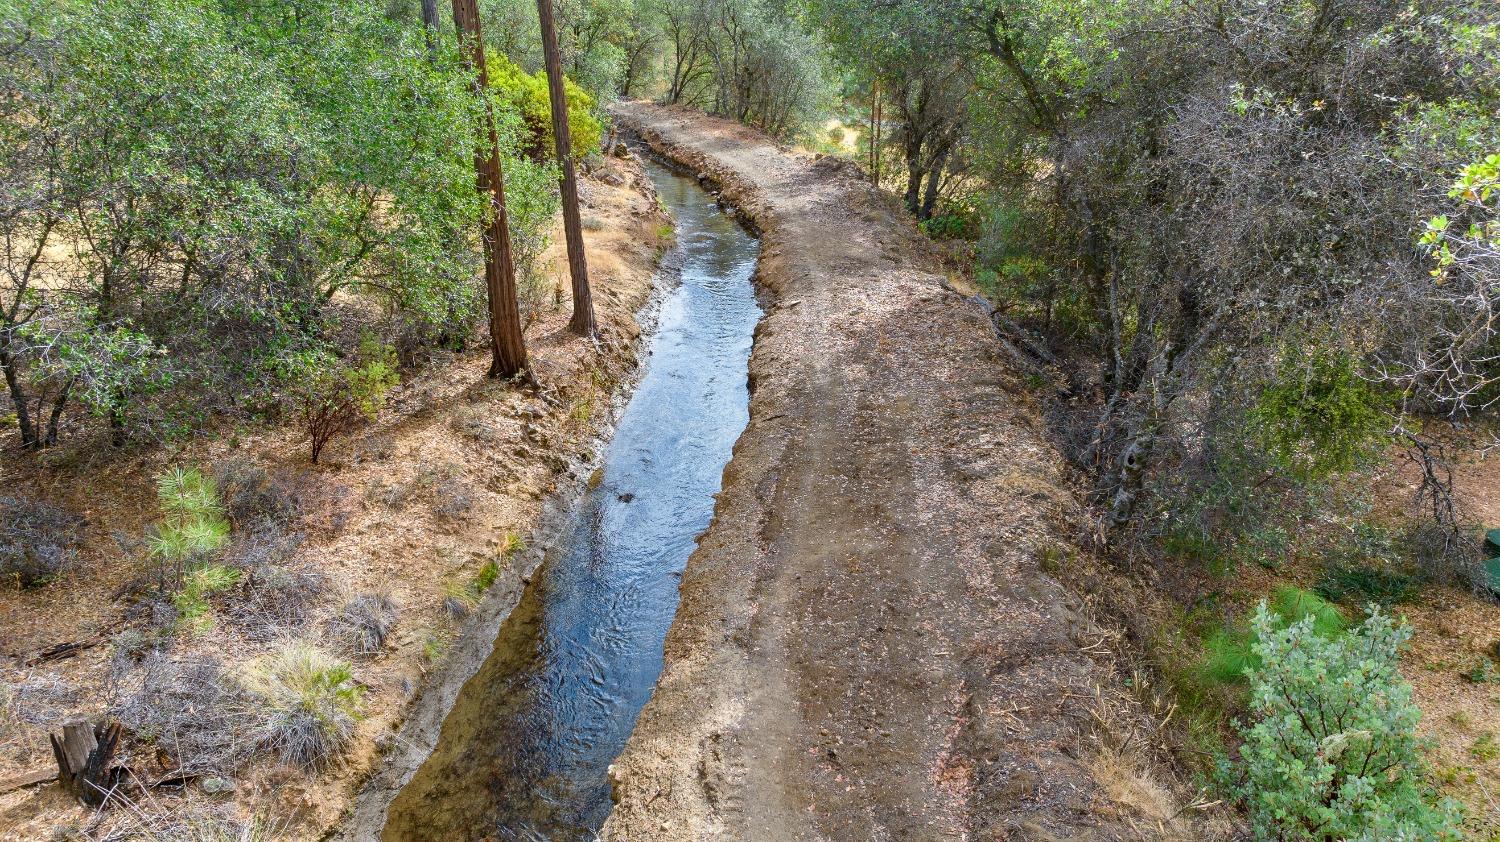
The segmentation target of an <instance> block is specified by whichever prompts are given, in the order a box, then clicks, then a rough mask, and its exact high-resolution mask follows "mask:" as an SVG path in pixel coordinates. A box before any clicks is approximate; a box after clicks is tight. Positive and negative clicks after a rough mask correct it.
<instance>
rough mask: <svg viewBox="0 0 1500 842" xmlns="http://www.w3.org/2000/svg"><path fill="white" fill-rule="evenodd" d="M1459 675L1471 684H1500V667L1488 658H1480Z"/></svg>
mask: <svg viewBox="0 0 1500 842" xmlns="http://www.w3.org/2000/svg"><path fill="white" fill-rule="evenodd" d="M1461 675H1463V677H1464V679H1465V680H1467V681H1468V682H1470V683H1471V684H1500V667H1497V666H1495V662H1494V661H1492V660H1490V659H1489V658H1484V659H1482V660H1481V661H1480V662H1479V663H1477V664H1475V665H1474V666H1473V667H1471V668H1469V669H1468V670H1467V671H1465V672H1463V673H1461Z"/></svg>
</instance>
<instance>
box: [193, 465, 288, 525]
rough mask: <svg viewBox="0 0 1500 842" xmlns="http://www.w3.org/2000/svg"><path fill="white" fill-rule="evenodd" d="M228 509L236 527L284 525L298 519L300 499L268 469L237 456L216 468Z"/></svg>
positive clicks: (217, 478) (216, 478) (226, 509)
mask: <svg viewBox="0 0 1500 842" xmlns="http://www.w3.org/2000/svg"><path fill="white" fill-rule="evenodd" d="M213 474H214V481H215V482H216V483H217V484H218V486H219V490H220V494H221V495H222V497H223V500H224V509H225V511H226V513H227V514H228V515H229V519H230V521H232V522H233V523H234V524H235V525H236V526H238V527H243V526H245V525H247V524H254V523H259V522H262V521H273V522H275V523H278V524H284V523H287V522H289V521H291V520H292V519H293V518H295V517H296V516H297V498H296V496H295V495H294V494H293V493H292V490H291V489H290V488H288V487H287V485H286V483H284V482H281V481H279V480H277V479H276V478H274V477H272V476H271V474H270V473H269V472H267V471H266V469H265V468H262V467H261V466H259V465H257V464H255V463H254V462H251V461H250V460H249V459H246V458H244V457H240V456H236V457H234V458H232V459H226V460H224V461H223V462H219V463H218V464H216V465H214V470H213Z"/></svg>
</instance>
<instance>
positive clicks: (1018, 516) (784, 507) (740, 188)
mask: <svg viewBox="0 0 1500 842" xmlns="http://www.w3.org/2000/svg"><path fill="white" fill-rule="evenodd" d="M616 117H617V119H618V120H619V121H620V122H621V123H622V124H623V125H625V126H627V127H630V128H633V129H634V130H635V131H637V132H638V133H639V134H640V135H641V136H642V137H643V138H645V139H646V140H647V142H649V143H650V144H651V145H652V146H653V147H655V148H656V149H657V150H658V151H659V152H661V153H662V154H664V155H666V156H668V157H671V158H674V159H676V160H677V161H679V162H680V163H682V164H684V165H686V166H689V167H692V168H694V169H695V170H697V171H698V172H699V173H701V174H702V175H703V176H704V177H705V178H707V179H709V180H712V181H714V182H716V183H717V184H718V185H719V186H720V187H721V188H722V190H723V194H724V196H725V198H726V199H727V200H729V201H730V202H732V203H734V204H735V205H736V206H737V207H738V208H739V209H740V211H741V212H742V213H743V214H744V215H745V216H746V217H748V219H749V220H750V221H752V222H753V224H754V225H755V226H757V227H758V228H760V229H761V231H762V232H763V236H764V244H763V250H762V258H761V265H760V269H759V272H758V276H757V280H758V282H759V283H760V285H761V287H762V289H763V290H764V291H765V293H766V297H767V298H768V299H769V301H768V305H769V306H768V307H767V310H768V312H767V315H766V317H765V319H764V320H763V321H762V322H761V325H760V328H759V329H758V330H757V333H756V344H755V350H754V353H753V355H752V358H751V363H750V377H751V384H752V397H751V406H750V418H751V420H750V425H749V427H748V428H747V429H746V431H745V432H744V434H743V435H742V436H741V438H740V440H739V442H738V444H737V445H736V448H735V455H734V458H733V460H732V461H731V462H730V464H729V466H728V467H727V468H726V469H725V472H724V483H723V490H722V492H721V493H720V495H719V501H718V506H717V510H716V513H715V520H714V522H713V524H712V525H711V526H710V527H709V529H708V531H707V532H706V533H705V534H704V535H703V537H702V540H701V542H700V545H699V548H698V550H697V551H696V552H695V553H694V555H693V557H692V558H691V560H690V561H689V562H688V569H687V572H686V574H685V576H684V578H683V581H682V604H681V607H680V608H679V611H678V614H677V619H676V621H675V623H674V625H673V627H672V630H671V632H670V633H669V635H668V637H667V643H666V658H667V665H666V670H665V671H664V673H663V674H662V676H661V679H660V681H659V683H658V687H657V691H656V693H655V695H654V697H653V698H652V700H651V702H650V703H649V704H648V705H647V706H646V708H645V710H644V711H643V712H642V715H641V717H640V720H639V723H638V725H637V728H636V731H635V733H634V735H633V736H632V738H631V740H630V743H629V744H628V745H627V747H626V749H625V752H624V753H623V754H622V755H621V757H620V759H619V760H618V761H617V762H616V764H615V766H614V767H613V771H612V775H613V778H614V782H615V797H616V801H617V802H618V806H617V807H616V809H615V811H614V813H613V815H612V816H611V817H610V820H609V822H608V823H607V824H606V826H605V836H606V838H609V839H615V840H636V839H670V840H679V839H680V840H699V839H715V838H726V839H747V840H762V839H763V840H788V839H836V840H845V839H849V840H854V839H858V840H866V839H868V840H884V839H920V840H929V839H931V840H937V839H1038V840H1041V839H1138V838H1142V837H1141V836H1140V833H1139V831H1137V830H1135V829H1134V824H1135V822H1134V819H1135V818H1143V817H1142V816H1139V815H1137V816H1134V817H1133V816H1132V815H1131V811H1130V810H1129V809H1126V808H1122V807H1120V806H1119V805H1118V804H1115V803H1114V802H1113V801H1112V799H1111V798H1110V796H1109V795H1107V794H1106V790H1107V789H1108V787H1107V786H1106V785H1104V784H1103V783H1102V782H1101V781H1099V780H1097V779H1096V778H1095V776H1094V774H1093V772H1092V771H1091V769H1092V768H1094V766H1093V765H1092V764H1091V758H1092V756H1093V753H1094V748H1093V738H1094V734H1093V732H1092V727H1093V726H1092V725H1091V722H1092V721H1093V716H1092V712H1093V711H1094V710H1096V709H1097V706H1098V704H1099V703H1100V702H1099V699H1100V691H1099V689H1098V688H1100V687H1103V688H1112V687H1115V686H1117V685H1118V676H1117V675H1116V664H1115V663H1114V660H1113V658H1112V656H1111V655H1110V653H1109V652H1108V651H1107V649H1106V648H1104V647H1100V646H1099V645H1098V641H1099V640H1100V639H1101V636H1102V633H1101V632H1099V631H1097V630H1096V629H1094V627H1093V626H1092V625H1091V623H1090V622H1089V621H1088V620H1087V619H1085V618H1084V617H1083V615H1082V613H1081V612H1080V611H1079V606H1078V603H1077V602H1076V601H1075V600H1074V599H1073V598H1072V597H1071V596H1070V595H1069V594H1068V593H1067V592H1066V591H1065V590H1064V589H1063V588H1062V587H1061V586H1060V585H1059V584H1058V583H1057V582H1056V581H1055V580H1054V579H1053V578H1052V577H1050V576H1048V575H1047V574H1045V573H1044V572H1043V571H1041V570H1040V569H1039V568H1038V566H1037V562H1036V559H1037V557H1038V554H1039V552H1040V551H1041V549H1042V548H1043V547H1046V546H1050V545H1052V544H1054V543H1057V542H1059V540H1060V539H1059V536H1060V535H1062V534H1065V530H1066V529H1067V524H1068V523H1069V522H1070V521H1071V520H1072V518H1073V516H1074V515H1075V514H1076V506H1075V503H1074V501H1073V500H1072V498H1071V497H1070V495H1069V492H1068V491H1067V490H1066V486H1065V483H1064V478H1063V476H1062V474H1061V471H1060V468H1059V466H1060V465H1061V459H1060V457H1059V456H1058V455H1057V454H1056V453H1055V452H1054V451H1053V449H1052V448H1051V447H1050V445H1048V444H1047V443H1046V440H1045V438H1044V436H1043V435H1042V434H1041V432H1040V431H1039V429H1038V426H1037V424H1038V422H1037V420H1036V419H1037V418H1038V417H1039V415H1038V412H1037V409H1036V407H1035V406H1034V405H1033V404H1032V402H1031V401H1030V400H1029V399H1028V398H1027V397H1026V396H1025V393H1024V390H1023V389H1022V388H1021V386H1020V380H1019V377H1018V376H1017V375H1016V373H1015V372H1013V371H1012V370H1010V369H1009V367H1008V366H1007V364H1006V362H1005V361H1004V359H1003V357H1002V356H1001V352H1000V349H999V348H998V347H997V345H996V343H995V341H994V336H993V333H992V332H991V329H990V327H989V325H988V323H987V321H986V320H985V318H984V317H983V316H982V315H981V314H980V313H979V312H978V311H977V310H976V309H975V308H974V307H973V305H971V304H970V303H968V302H966V301H965V300H964V299H963V297H962V296H960V295H958V294H957V293H955V292H953V291H952V290H951V289H950V288H948V286H947V283H946V280H945V278H944V277H943V275H942V274H941V272H940V270H939V269H938V264H937V262H936V260H935V259H934V257H933V255H932V252H931V250H930V246H929V244H927V243H926V241H925V240H924V239H923V238H921V237H920V235H918V234H917V233H916V232H915V231H914V230H913V229H912V228H911V226H910V225H909V224H908V223H907V222H906V221H905V220H903V219H901V218H899V216H898V215H897V214H895V213H893V212H892V211H891V210H890V209H888V208H887V207H886V206H885V205H884V204H882V202H881V201H880V199H879V198H877V197H876V196H875V195H874V194H873V192H872V191H871V190H870V189H869V188H868V186H866V185H864V184H863V183H861V182H859V181H857V180H856V179H855V178H854V177H853V175H852V174H851V173H850V172H849V171H848V168H847V165H843V164H839V163H837V162H835V161H833V160H832V159H822V160H813V159H809V158H807V157H805V156H797V155H793V154H790V153H788V152H787V151H786V150H784V149H783V148H780V147H778V146H777V145H776V144H774V143H773V142H771V141H769V140H767V139H766V138H764V137H761V136H760V135H758V134H756V133H754V132H752V131H750V130H747V129H745V128H743V127H741V126H738V125H736V124H733V123H729V122H726V121H722V120H716V119H712V118H707V117H704V116H702V115H698V114H695V113H692V112H688V111H683V110H676V109H668V108H662V107H657V106H650V105H645V104H639V103H624V104H620V105H618V106H617V107H616ZM1085 647H1088V648H1087V649H1086V648H1085ZM1104 692H1106V693H1109V692H1112V691H1109V690H1108V689H1106V690H1105V691H1104ZM1152 824H1153V825H1154V819H1153V820H1152ZM1147 826H1148V827H1150V826H1151V825H1147ZM1147 838H1160V837H1158V836H1154V835H1152V834H1150V833H1148V835H1147Z"/></svg>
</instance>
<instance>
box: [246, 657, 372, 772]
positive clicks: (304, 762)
mask: <svg viewBox="0 0 1500 842" xmlns="http://www.w3.org/2000/svg"><path fill="white" fill-rule="evenodd" d="M241 684H242V686H243V687H244V689H245V691H246V692H247V693H248V694H249V696H250V698H251V699H252V700H253V703H254V707H253V708H251V710H250V711H249V716H248V717H247V718H248V719H249V722H248V725H249V739H250V742H251V745H252V746H254V748H255V750H256V751H258V752H263V753H267V754H274V755H276V756H277V757H279V758H281V759H282V760H283V761H285V762H287V763H291V764H293V765H295V766H298V767H302V768H309V767H319V766H323V765H325V764H327V763H329V762H330V761H332V760H333V759H334V758H336V757H337V756H338V755H339V754H340V753H341V752H342V751H343V750H344V749H345V748H346V747H348V745H349V742H350V740H352V739H353V737H354V728H355V724H356V723H357V722H358V720H359V717H360V705H361V701H362V697H363V690H362V689H361V688H360V686H359V685H358V684H356V683H355V681H354V672H353V670H352V669H351V668H350V666H349V664H348V663H347V662H344V661H340V660H338V659H336V658H333V657H332V656H330V655H328V654H327V653H325V652H323V651H322V650H321V649H318V648H317V647H315V646H313V645H312V644H309V643H305V642H301V641H296V642H293V643H288V644H285V645H283V646H282V647H280V648H278V649H277V650H276V651H274V652H271V653H270V654H268V655H264V656H262V657H261V658H259V659H257V660H256V661H255V662H254V663H253V664H252V665H251V667H250V668H249V669H248V670H247V671H246V673H245V675H244V676H243V678H242V680H241Z"/></svg>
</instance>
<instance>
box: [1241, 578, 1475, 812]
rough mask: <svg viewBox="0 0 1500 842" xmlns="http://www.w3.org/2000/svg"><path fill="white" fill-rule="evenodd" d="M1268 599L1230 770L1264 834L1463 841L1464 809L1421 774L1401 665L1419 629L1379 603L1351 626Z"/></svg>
mask: <svg viewBox="0 0 1500 842" xmlns="http://www.w3.org/2000/svg"><path fill="white" fill-rule="evenodd" d="M1317 623H1318V620H1317V618H1316V617H1314V616H1308V617H1305V618H1304V619H1302V620H1300V621H1298V622H1294V623H1291V624H1287V623H1285V622H1284V621H1283V620H1282V619H1281V618H1280V616H1279V615H1278V614H1277V613H1276V612H1275V611H1273V610H1272V609H1271V608H1270V607H1268V606H1267V605H1265V604H1264V603H1262V604H1261V606H1260V607H1259V608H1258V609H1257V610H1256V614H1255V618H1254V620H1253V621H1252V624H1251V625H1252V630H1253V634H1254V636H1255V638H1256V640H1255V644H1254V655H1255V657H1256V658H1257V659H1258V661H1259V662H1260V666H1259V667H1257V668H1255V669H1254V670H1252V672H1251V673H1250V684H1251V701H1250V713H1251V723H1250V724H1249V725H1248V726H1242V728H1241V734H1242V736H1243V737H1244V743H1243V745H1242V746H1241V747H1240V760H1239V762H1238V764H1235V766H1234V768H1233V769H1232V770H1231V769H1229V768H1227V766H1226V769H1225V770H1224V771H1225V773H1226V778H1229V777H1231V775H1232V777H1233V779H1234V783H1233V791H1234V793H1235V794H1236V795H1237V796H1238V797H1239V798H1240V799H1241V801H1242V802H1243V803H1244V804H1245V806H1246V807H1247V808H1248V810H1249V813H1250V820H1251V824H1252V827H1253V828H1254V831H1255V834H1256V837H1257V838H1258V839H1265V840H1272V839H1276V840H1371V842H1373V840H1377V839H1439V840H1458V839H1460V838H1461V833H1460V830H1459V813H1458V807H1457V805H1456V804H1454V803H1453V802H1451V801H1447V800H1445V801H1442V802H1438V803H1434V796H1433V793H1432V792H1431V791H1430V790H1429V788H1428V787H1427V786H1426V784H1425V783H1424V781H1423V779H1424V775H1425V773H1426V767H1425V764H1424V763H1423V760H1422V756H1421V749H1422V743H1421V742H1420V741H1419V740H1418V738H1417V735H1416V728H1417V721H1418V719H1419V717H1420V713H1419V711H1418V710H1417V707H1416V705H1415V704H1414V703H1413V702H1412V700H1411V686H1410V685H1409V684H1407V683H1406V681H1405V680H1404V679H1402V678H1401V675H1400V673H1399V672H1398V671H1397V669H1396V663H1397V655H1398V651H1399V649H1400V647H1401V645H1402V644H1403V643H1404V642H1405V641H1406V640H1407V638H1408V637H1410V634H1411V632H1410V629H1409V628H1407V627H1406V626H1405V625H1402V626H1396V625H1393V624H1392V622H1391V621H1390V619H1389V618H1387V617H1385V616H1383V615H1381V614H1379V613H1378V612H1377V613H1375V614H1374V615H1372V616H1371V617H1370V618H1369V619H1367V620H1366V621H1365V622H1364V623H1363V624H1362V625H1361V626H1360V627H1359V628H1357V629H1355V630H1353V631H1352V632H1350V633H1349V634H1347V635H1337V636H1334V637H1326V636H1324V635H1322V634H1320V633H1319V632H1318V631H1317V629H1316V625H1317Z"/></svg>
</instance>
